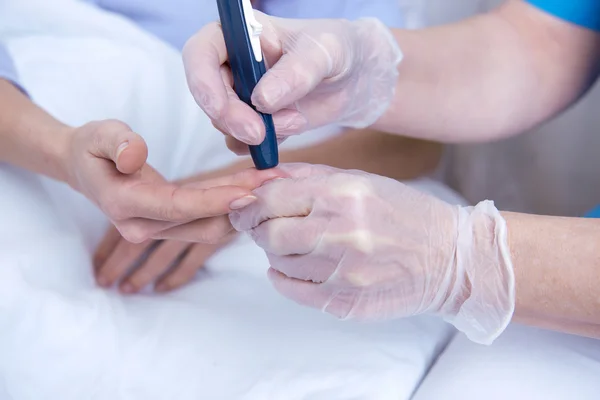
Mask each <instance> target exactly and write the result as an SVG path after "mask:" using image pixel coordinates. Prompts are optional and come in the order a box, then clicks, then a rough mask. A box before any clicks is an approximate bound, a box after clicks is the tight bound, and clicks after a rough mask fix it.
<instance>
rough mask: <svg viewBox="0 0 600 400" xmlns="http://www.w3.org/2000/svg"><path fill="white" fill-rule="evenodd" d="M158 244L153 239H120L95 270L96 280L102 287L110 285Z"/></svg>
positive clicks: (142, 259) (141, 260)
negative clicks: (140, 241)
mask: <svg viewBox="0 0 600 400" xmlns="http://www.w3.org/2000/svg"><path fill="white" fill-rule="evenodd" d="M157 245H158V244H157V243H156V242H155V241H153V240H148V241H146V242H144V243H139V244H135V243H130V242H128V241H126V240H121V241H120V242H119V243H118V244H117V246H116V247H115V249H114V251H113V252H112V253H111V255H110V256H109V257H108V259H107V260H106V262H104V264H102V265H101V266H100V267H99V268H98V270H97V271H96V282H97V283H98V285H100V286H102V287H110V286H112V285H114V284H115V282H117V281H119V280H120V279H121V278H122V277H124V276H125V275H127V273H128V272H129V271H130V270H131V269H133V268H135V267H136V266H137V265H139V263H141V262H143V261H144V257H145V256H147V254H148V253H149V251H151V250H152V248H153V247H154V246H157Z"/></svg>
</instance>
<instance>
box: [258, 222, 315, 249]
mask: <svg viewBox="0 0 600 400" xmlns="http://www.w3.org/2000/svg"><path fill="white" fill-rule="evenodd" d="M326 228H327V221H325V220H323V219H320V218H318V219H317V218H310V217H291V218H275V219H271V220H268V221H265V222H263V223H262V224H260V225H258V226H257V227H256V228H254V229H252V230H251V231H250V232H249V233H250V237H252V239H253V240H254V242H255V243H256V244H257V245H258V246H259V247H260V248H262V249H263V250H264V251H265V252H267V253H269V254H273V255H278V256H287V255H295V254H308V253H312V252H313V251H314V250H315V249H316V248H317V246H318V245H319V243H320V242H321V240H322V236H323V231H324V230H325V229H326Z"/></svg>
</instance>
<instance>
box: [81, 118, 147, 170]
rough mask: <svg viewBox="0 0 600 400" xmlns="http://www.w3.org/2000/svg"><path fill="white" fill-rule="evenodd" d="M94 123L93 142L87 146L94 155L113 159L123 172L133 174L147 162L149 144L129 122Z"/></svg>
mask: <svg viewBox="0 0 600 400" xmlns="http://www.w3.org/2000/svg"><path fill="white" fill-rule="evenodd" d="M92 124H95V125H96V129H93V130H91V132H92V135H93V137H92V143H93V144H92V146H86V147H87V148H88V149H89V152H90V153H91V154H92V155H94V156H96V157H100V158H105V159H107V160H111V161H113V162H114V163H115V165H116V166H117V169H118V170H119V172H121V173H123V174H133V173H134V172H137V171H139V170H140V168H142V166H143V165H144V164H145V163H146V159H147V158H148V146H147V145H146V142H145V141H144V139H143V138H142V137H141V136H140V135H138V134H137V133H135V132H133V131H132V130H131V128H130V127H129V126H128V125H127V124H125V123H123V122H121V121H116V120H106V121H99V122H94V123H92ZM82 139H86V138H82Z"/></svg>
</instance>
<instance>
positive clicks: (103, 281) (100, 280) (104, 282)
mask: <svg viewBox="0 0 600 400" xmlns="http://www.w3.org/2000/svg"><path fill="white" fill-rule="evenodd" d="M96 283H97V284H98V286H100V287H103V288H107V287H109V286H110V281H109V279H108V278H107V277H105V276H103V275H98V276H96Z"/></svg>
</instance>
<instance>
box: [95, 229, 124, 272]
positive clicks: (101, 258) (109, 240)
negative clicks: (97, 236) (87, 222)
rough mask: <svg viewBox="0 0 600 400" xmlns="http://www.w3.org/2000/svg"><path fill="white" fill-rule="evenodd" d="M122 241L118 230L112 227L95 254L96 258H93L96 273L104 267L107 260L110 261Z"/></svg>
mask: <svg viewBox="0 0 600 400" xmlns="http://www.w3.org/2000/svg"><path fill="white" fill-rule="evenodd" d="M122 239H123V237H122V236H121V234H120V233H119V231H118V230H117V228H115V227H114V226H111V227H110V229H109V230H108V232H106V234H105V235H104V238H103V239H102V241H101V242H100V244H99V245H98V247H97V248H96V251H95V252H94V256H93V258H92V263H93V266H94V272H95V271H98V269H99V268H100V267H101V266H102V265H104V263H105V262H106V260H108V257H110V255H111V254H112V253H113V251H114V250H115V248H116V247H117V245H118V244H119V242H120V241H121V240H122Z"/></svg>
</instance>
